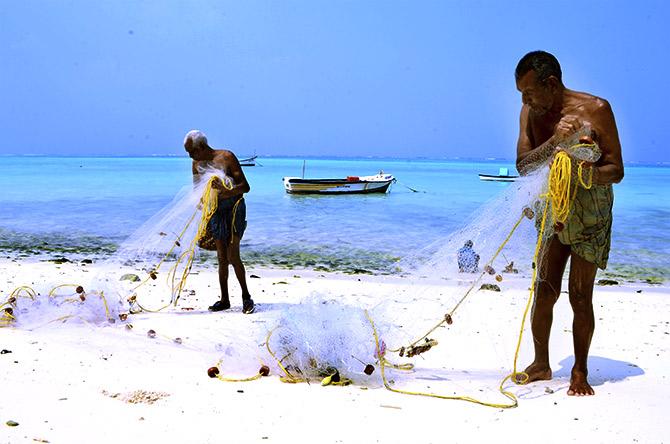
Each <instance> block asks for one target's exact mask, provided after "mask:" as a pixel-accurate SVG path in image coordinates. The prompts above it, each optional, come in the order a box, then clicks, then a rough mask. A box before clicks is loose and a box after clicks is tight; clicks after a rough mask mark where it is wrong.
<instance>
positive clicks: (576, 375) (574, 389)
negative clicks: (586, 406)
mask: <svg viewBox="0 0 670 444" xmlns="http://www.w3.org/2000/svg"><path fill="white" fill-rule="evenodd" d="M592 395H595V392H594V391H593V389H592V388H591V386H590V385H589V383H588V381H587V380H586V373H584V372H580V371H577V370H572V376H571V377H570V388H569V389H568V396H592Z"/></svg>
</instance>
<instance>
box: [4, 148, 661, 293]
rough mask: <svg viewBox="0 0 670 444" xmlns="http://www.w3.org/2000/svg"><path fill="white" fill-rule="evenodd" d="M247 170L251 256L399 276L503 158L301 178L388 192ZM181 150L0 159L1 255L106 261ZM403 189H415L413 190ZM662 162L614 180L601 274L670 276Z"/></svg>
mask: <svg viewBox="0 0 670 444" xmlns="http://www.w3.org/2000/svg"><path fill="white" fill-rule="evenodd" d="M258 162H259V165H257V166H255V167H245V169H244V170H245V174H246V175H247V179H248V180H249V183H250V184H251V192H250V193H249V194H248V195H247V197H246V199H247V216H248V229H247V231H246V233H245V236H244V240H243V257H244V258H245V259H246V261H247V262H249V263H251V264H261V265H270V266H279V267H287V268H292V267H308V268H316V269H324V270H338V271H344V272H372V273H389V272H390V273H392V272H396V270H397V268H396V267H395V264H396V263H397V261H398V260H399V259H400V258H403V257H405V256H406V255H408V254H412V253H413V252H416V251H417V250H419V249H421V248H423V247H425V246H426V245H428V244H430V243H433V242H434V241H439V239H441V238H444V237H445V236H447V235H449V234H450V233H452V232H453V231H454V230H456V229H458V228H459V227H461V226H463V225H464V224H465V223H467V221H468V220H470V219H471V217H472V215H473V212H474V211H475V210H476V209H477V208H478V207H480V206H481V205H482V204H484V203H485V202H486V201H487V200H489V199H491V198H493V197H495V196H496V195H497V194H499V193H500V192H501V191H502V190H504V188H505V187H507V186H509V184H505V183H495V182H482V181H480V180H479V178H478V176H477V174H478V173H489V174H496V173H497V172H498V169H499V168H500V167H507V168H509V169H510V171H515V169H514V165H513V162H511V161H507V162H505V161H465V160H427V159H414V160H411V159H325V158H324V159H322V158H310V159H307V160H306V161H305V168H306V169H305V177H344V176H348V175H358V176H363V175H371V174H375V173H377V172H379V171H380V170H383V171H385V172H388V173H391V174H393V175H394V176H395V177H396V178H397V179H398V181H399V182H398V183H396V184H395V185H393V188H392V190H391V192H390V193H389V194H386V195H363V196H316V197H314V196H292V195H288V194H286V193H285V192H284V189H283V186H282V182H281V179H282V177H284V176H300V175H301V174H302V167H303V159H302V158H259V159H258ZM190 168H191V161H190V159H189V158H187V157H40V156H36V157H33V156H6V157H0V190H2V191H1V192H0V251H3V252H5V253H6V254H5V255H6V256H9V257H13V256H16V255H18V256H39V257H42V256H45V255H47V256H65V257H68V255H71V256H74V255H85V256H87V257H93V258H102V257H104V256H105V255H107V254H109V253H111V252H113V251H114V249H115V248H116V246H117V245H118V243H119V242H121V241H122V240H123V239H124V238H126V237H127V236H128V235H129V234H130V233H132V232H133V231H134V230H135V229H136V228H138V227H139V226H140V225H141V224H142V223H143V222H144V221H146V220H147V219H148V218H149V217H150V216H152V215H153V214H155V213H156V212H157V211H158V210H160V209H161V208H162V207H164V206H165V205H166V204H168V203H169V202H170V201H171V200H172V198H173V197H174V196H175V194H176V193H177V192H178V191H179V190H180V189H181V188H182V187H184V186H189V185H190V184H191V170H190ZM410 188H412V189H414V190H417V191H419V192H413V191H412V190H410ZM668 191H670V167H667V166H641V165H627V166H626V177H625V179H624V181H623V182H622V183H620V184H618V185H615V207H614V228H613V240H612V252H611V255H610V266H609V267H608V270H607V271H606V272H601V274H600V276H601V277H613V278H620V279H623V280H630V281H638V280H639V281H649V282H661V281H665V280H668V279H670V267H669V266H668V264H669V262H670V261H669V260H668V258H669V257H670V241H669V240H668V233H669V232H670V204H668V199H667V195H668Z"/></svg>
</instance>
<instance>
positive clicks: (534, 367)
mask: <svg viewBox="0 0 670 444" xmlns="http://www.w3.org/2000/svg"><path fill="white" fill-rule="evenodd" d="M523 372H524V373H525V374H527V375H528V379H526V380H524V379H523V374H519V375H518V376H517V378H516V379H517V381H516V382H517V383H518V384H527V383H529V382H533V381H549V380H550V379H551V368H549V366H547V365H545V364H538V363H535V362H533V363H532V364H531V365H529V366H528V367H526V370H524V371H523Z"/></svg>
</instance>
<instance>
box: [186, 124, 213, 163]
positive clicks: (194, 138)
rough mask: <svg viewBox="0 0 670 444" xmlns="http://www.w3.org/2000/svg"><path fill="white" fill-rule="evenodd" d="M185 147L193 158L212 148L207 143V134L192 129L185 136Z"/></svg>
mask: <svg viewBox="0 0 670 444" xmlns="http://www.w3.org/2000/svg"><path fill="white" fill-rule="evenodd" d="M184 149H186V152H187V153H188V155H189V156H191V158H192V159H196V160H198V159H197V158H199V157H202V156H201V154H202V153H203V152H206V151H207V150H209V149H210V147H209V145H208V144H207V136H205V133H203V132H202V131H198V130H191V131H189V132H188V133H186V137H184Z"/></svg>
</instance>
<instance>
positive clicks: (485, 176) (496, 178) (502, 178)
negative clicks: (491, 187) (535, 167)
mask: <svg viewBox="0 0 670 444" xmlns="http://www.w3.org/2000/svg"><path fill="white" fill-rule="evenodd" d="M518 178H519V176H496V175H493V174H480V175H479V179H480V180H486V181H491V182H514V181H515V180H516V179H518Z"/></svg>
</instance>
